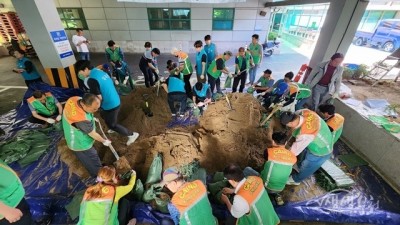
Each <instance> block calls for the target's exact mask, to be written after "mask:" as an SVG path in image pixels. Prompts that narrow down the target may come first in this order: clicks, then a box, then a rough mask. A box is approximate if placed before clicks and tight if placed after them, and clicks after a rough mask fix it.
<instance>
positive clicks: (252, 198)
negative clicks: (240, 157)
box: [221, 165, 280, 225]
mask: <svg viewBox="0 0 400 225" xmlns="http://www.w3.org/2000/svg"><path fill="white" fill-rule="evenodd" d="M224 177H225V178H226V179H227V180H228V182H229V183H230V185H232V187H233V188H234V189H230V188H224V189H223V190H222V192H223V194H222V195H221V201H222V202H224V203H225V204H226V206H227V207H228V210H229V212H230V213H231V215H232V216H233V217H234V218H236V219H237V222H236V224H237V225H255V224H264V225H276V224H279V222H280V220H279V217H278V215H277V214H276V212H275V210H274V207H273V206H272V203H271V200H270V199H269V196H268V194H267V191H266V190H265V188H264V182H263V180H262V179H261V178H260V177H257V176H248V177H247V178H245V176H244V174H243V171H242V169H241V168H240V167H239V166H237V165H229V166H228V167H226V168H225V169H224ZM232 194H235V196H234V198H233V204H232V203H231V202H230V200H229V198H228V196H227V195H232Z"/></svg>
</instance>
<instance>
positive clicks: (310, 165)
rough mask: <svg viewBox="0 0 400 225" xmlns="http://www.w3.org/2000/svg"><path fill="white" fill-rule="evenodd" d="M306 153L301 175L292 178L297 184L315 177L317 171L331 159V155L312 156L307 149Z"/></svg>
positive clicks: (300, 171) (300, 170) (300, 169)
mask: <svg viewBox="0 0 400 225" xmlns="http://www.w3.org/2000/svg"><path fill="white" fill-rule="evenodd" d="M305 151H306V152H305V156H304V160H303V161H302V162H301V165H300V168H299V173H298V174H295V175H293V176H292V178H293V180H294V181H295V182H301V181H303V180H305V179H307V178H308V177H310V176H311V175H313V174H314V173H315V171H317V170H318V169H319V168H320V167H321V165H322V164H324V162H325V161H326V160H328V159H329V158H330V157H331V154H328V155H325V156H316V155H314V154H312V153H311V152H310V150H308V148H306V149H305Z"/></svg>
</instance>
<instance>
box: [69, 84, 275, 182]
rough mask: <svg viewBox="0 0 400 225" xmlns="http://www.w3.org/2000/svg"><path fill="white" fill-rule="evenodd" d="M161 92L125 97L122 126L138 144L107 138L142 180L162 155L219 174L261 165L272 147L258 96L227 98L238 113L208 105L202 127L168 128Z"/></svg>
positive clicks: (106, 155) (103, 152)
mask: <svg viewBox="0 0 400 225" xmlns="http://www.w3.org/2000/svg"><path fill="white" fill-rule="evenodd" d="M160 93H161V95H160V96H158V97H157V96H156V94H155V89H147V88H139V89H138V90H136V91H135V92H134V93H132V94H131V95H129V96H124V97H121V100H122V107H121V112H120V118H119V120H120V123H121V124H123V125H124V126H126V127H127V128H129V129H131V130H133V131H137V132H139V133H140V137H139V139H138V140H137V141H136V142H135V143H134V144H133V145H131V146H129V147H127V146H125V142H126V138H125V137H121V136H119V135H118V134H112V135H108V136H109V137H110V139H111V140H112V141H113V145H114V147H115V149H116V150H117V151H118V153H119V155H121V156H125V157H126V158H127V159H128V161H129V162H130V164H131V166H132V167H133V168H134V169H135V170H137V172H138V174H139V176H140V177H145V176H146V174H147V171H148V168H149V166H150V164H151V162H152V160H153V158H154V156H155V155H157V154H158V153H159V152H160V153H162V154H163V156H164V161H163V165H164V168H167V167H170V166H180V165H185V164H187V163H189V162H191V161H193V160H194V159H198V160H199V161H200V164H201V166H203V167H204V168H206V170H207V171H208V172H214V171H220V170H222V169H223V168H224V167H225V166H226V165H227V164H229V163H237V164H239V165H241V166H242V167H244V166H252V167H255V168H260V167H261V166H262V164H263V162H264V161H263V159H262V155H263V151H264V149H265V148H266V147H267V146H268V145H269V144H270V143H271V139H270V134H272V132H269V131H268V130H266V129H263V128H259V127H258V125H259V122H260V119H261V106H260V104H259V103H258V102H257V100H256V99H255V98H254V97H252V96H251V95H249V94H244V93H234V94H228V97H229V99H230V101H231V104H232V107H233V110H230V109H229V108H228V104H227V102H226V100H225V98H222V99H221V100H219V101H217V102H216V103H215V104H212V105H209V107H208V110H207V111H206V112H205V114H204V115H203V116H202V117H200V118H199V124H198V125H195V126H190V127H175V128H172V129H167V128H166V125H167V124H168V122H169V121H170V120H171V113H170V110H169V107H168V103H167V95H166V93H165V92H164V91H160ZM144 94H148V95H149V97H148V101H149V104H150V107H151V110H152V112H153V114H154V116H153V117H146V116H145V114H144V112H143V111H142V106H143V104H144V100H143V99H144V98H143V95H144ZM272 126H273V125H272ZM272 126H271V127H272ZM103 127H104V128H105V126H104V123H103ZM96 148H97V150H98V151H99V155H100V158H102V159H103V161H104V162H105V163H107V164H111V163H112V162H114V161H115V158H114V156H113V155H112V154H111V152H110V151H109V150H108V148H106V147H104V146H102V145H101V144H100V143H96ZM77 163H79V162H77ZM75 166H76V165H75Z"/></svg>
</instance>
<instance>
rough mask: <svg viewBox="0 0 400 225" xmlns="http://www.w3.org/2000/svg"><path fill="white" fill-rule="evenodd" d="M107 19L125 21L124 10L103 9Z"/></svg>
mask: <svg viewBox="0 0 400 225" xmlns="http://www.w3.org/2000/svg"><path fill="white" fill-rule="evenodd" d="M104 12H105V13H106V18H107V19H115V20H121V19H126V11H125V8H104Z"/></svg>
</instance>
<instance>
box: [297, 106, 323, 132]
mask: <svg viewBox="0 0 400 225" xmlns="http://www.w3.org/2000/svg"><path fill="white" fill-rule="evenodd" d="M302 116H303V118H304V122H303V124H302V125H301V127H300V134H311V135H313V136H316V135H317V134H318V132H319V129H320V126H321V123H320V121H319V116H318V114H317V113H315V112H313V111H311V110H308V109H304V110H303V114H302Z"/></svg>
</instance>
